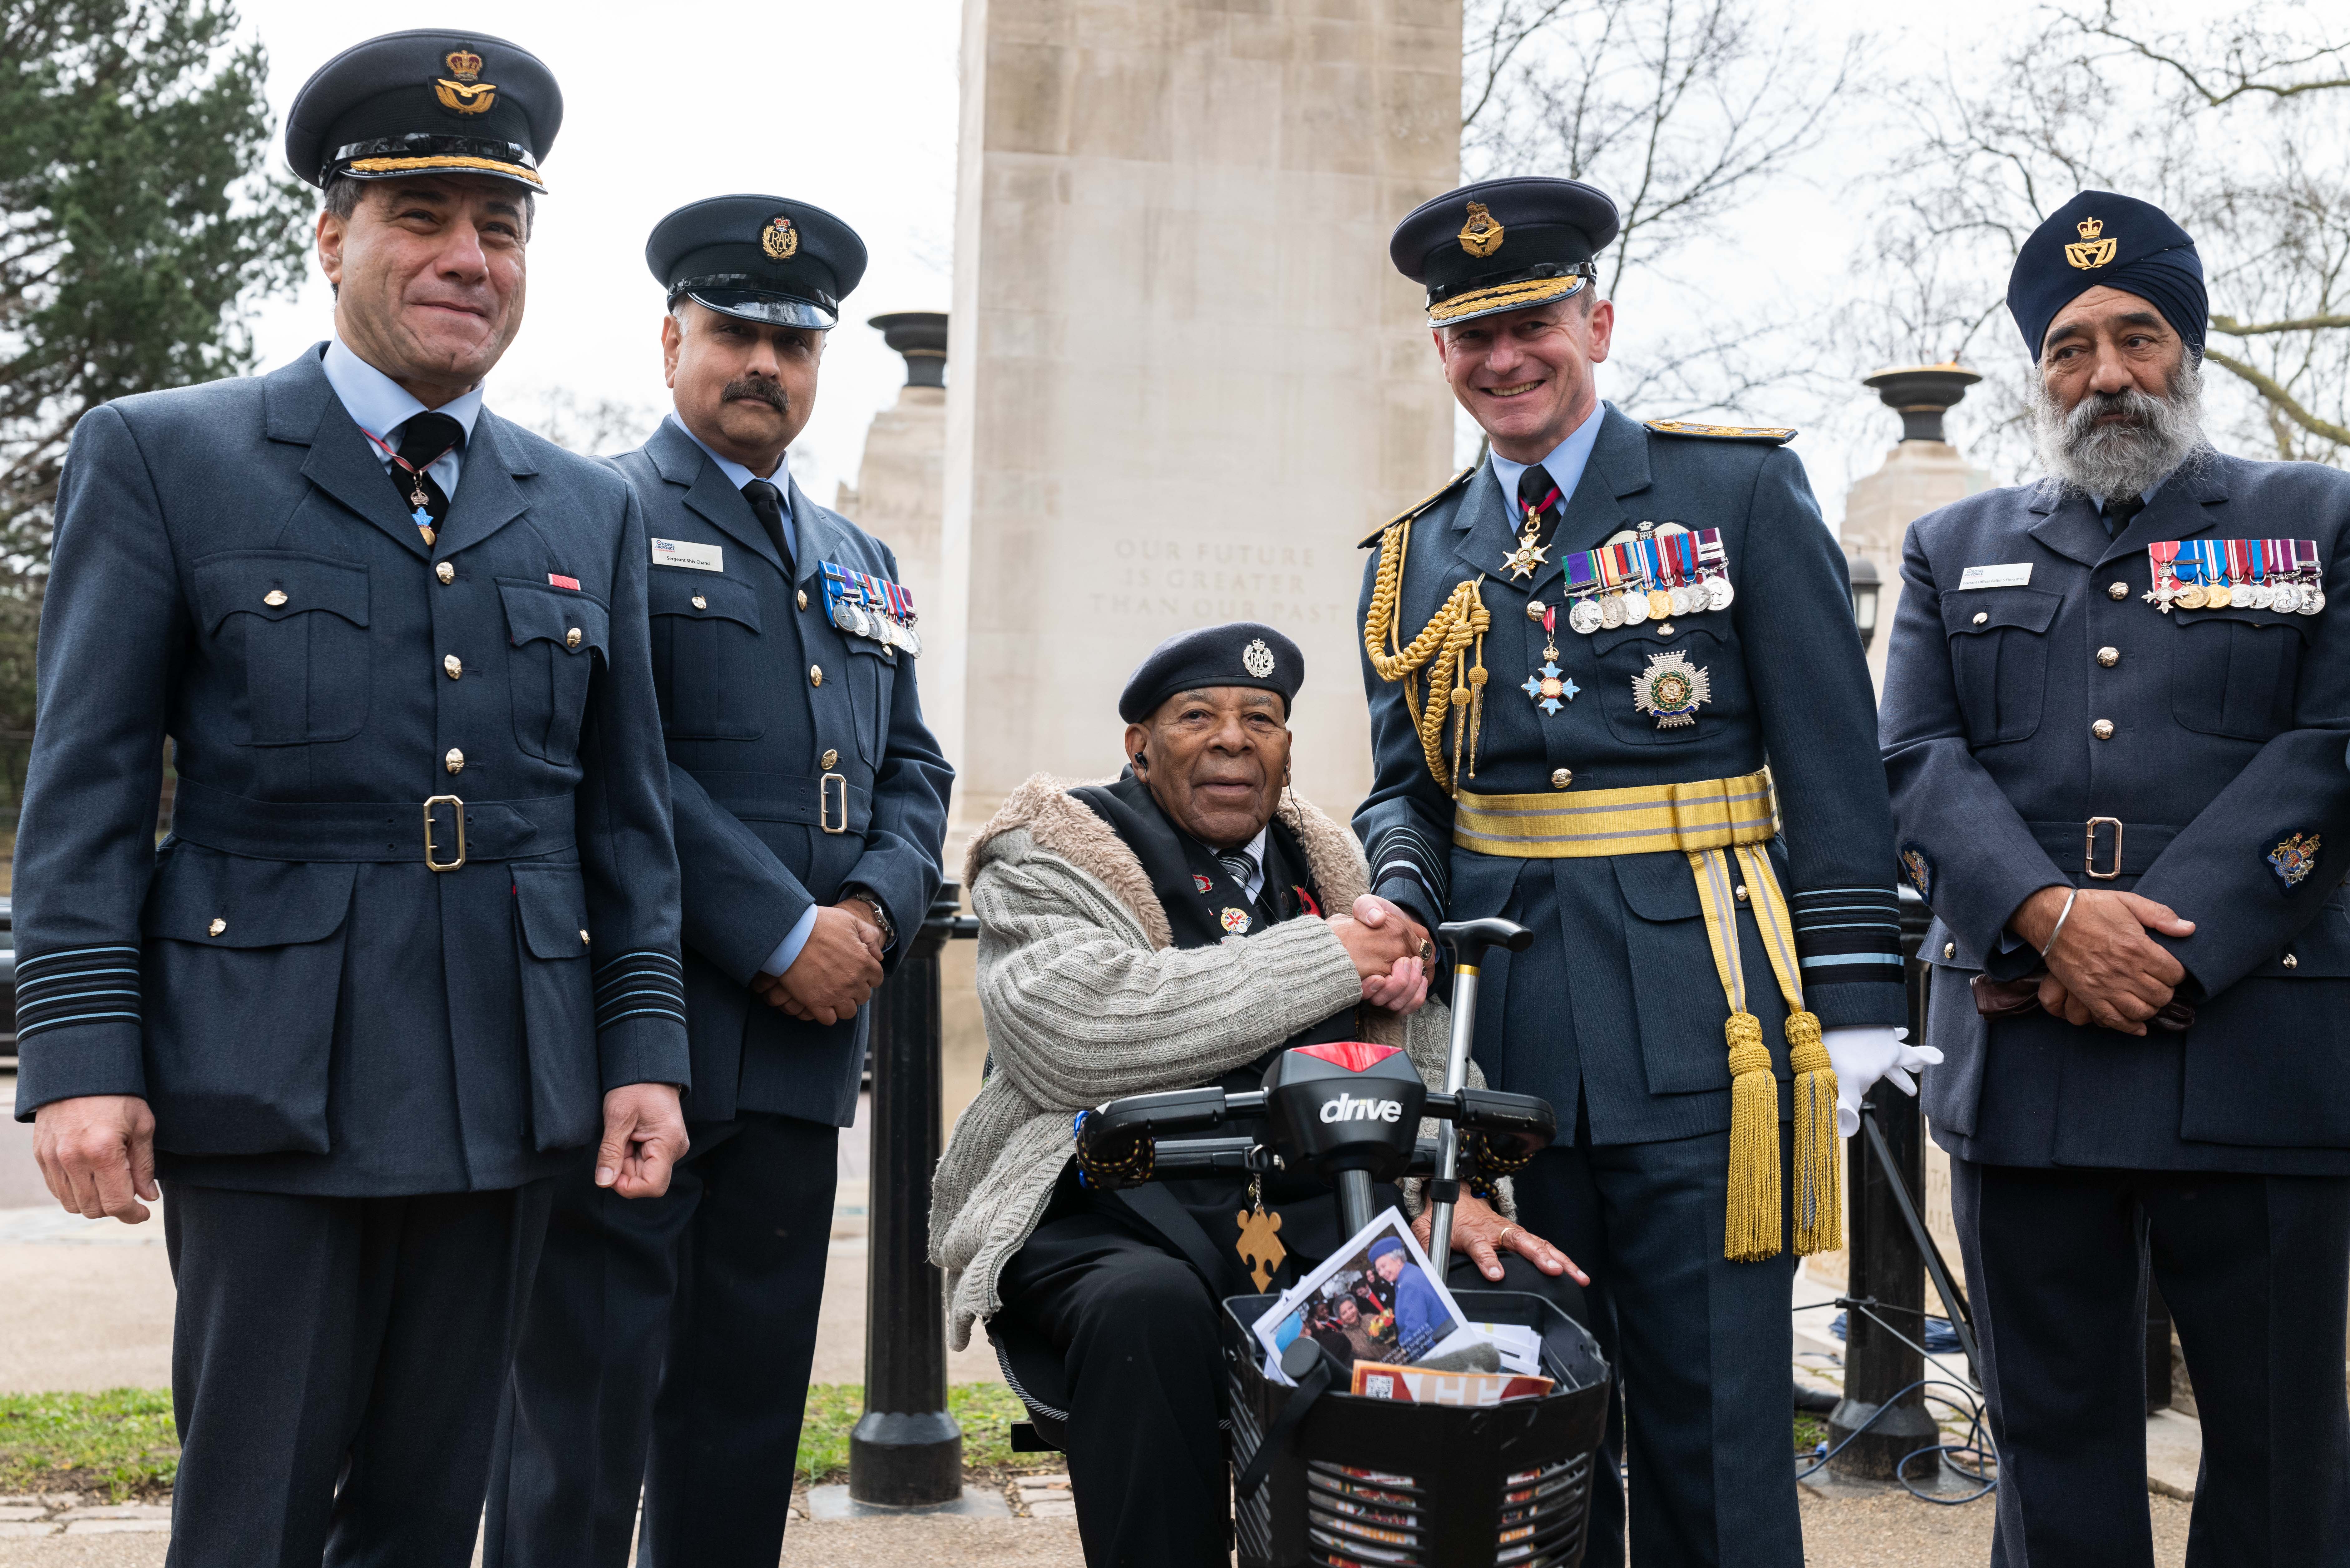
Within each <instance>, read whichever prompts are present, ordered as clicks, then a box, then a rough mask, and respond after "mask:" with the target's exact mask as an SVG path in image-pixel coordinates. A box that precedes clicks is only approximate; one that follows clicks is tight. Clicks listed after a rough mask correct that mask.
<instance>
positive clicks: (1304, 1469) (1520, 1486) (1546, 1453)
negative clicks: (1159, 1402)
mask: <svg viewBox="0 0 2350 1568" xmlns="http://www.w3.org/2000/svg"><path fill="white" fill-rule="evenodd" d="M1454 1298H1455V1299H1456V1300H1457V1301H1459V1303H1461V1311H1462V1312H1463V1313H1464V1314H1467V1315H1468V1317H1469V1318H1470V1319H1471V1321H1473V1322H1478V1323H1505V1324H1523V1325H1524V1326H1526V1327H1529V1328H1533V1329H1535V1330H1536V1331H1537V1332H1539V1333H1540V1334H1541V1335H1542V1341H1543V1372H1544V1375H1545V1376H1548V1377H1550V1378H1551V1379H1552V1380H1553V1382H1554V1384H1555V1386H1554V1388H1553V1389H1552V1391H1551V1392H1550V1393H1548V1394H1545V1395H1543V1396H1542V1397H1539V1398H1534V1399H1513V1400H1511V1401H1510V1402H1508V1403H1506V1404H1502V1405H1493V1406H1486V1407H1476V1408H1466V1407H1457V1406H1448V1405H1415V1404H1409V1403H1399V1402H1396V1401H1393V1400H1388V1399H1372V1398H1365V1397H1358V1396H1357V1395H1353V1394H1345V1393H1337V1392H1331V1393H1326V1394H1324V1395H1323V1396H1322V1397H1320V1398H1319V1399H1317V1400H1315V1403H1314V1405H1313V1407H1312V1408H1311V1409H1309V1410H1308V1411H1307V1413H1306V1415H1305V1418H1304V1419H1303V1420H1302V1421H1300V1422H1299V1423H1298V1425H1297V1427H1296V1428H1295V1432H1294V1433H1293V1434H1292V1440H1291V1441H1290V1443H1289V1445H1288V1451H1287V1452H1285V1453H1280V1454H1276V1455H1275V1456H1274V1459H1273V1466H1272V1469H1271V1471H1270V1473H1269V1474H1268V1475H1267V1476H1266V1479H1265V1481H1264V1484H1263V1487H1261V1488H1260V1489H1259V1490H1257V1492H1256V1494H1255V1495H1254V1496H1253V1497H1246V1498H1236V1499H1234V1509H1233V1511H1234V1520H1233V1522H1234V1525H1235V1528H1236V1532H1237V1534H1238V1536H1239V1544H1240V1563H1241V1568H1309V1565H1310V1568H1471V1564H1474V1565H1475V1568H1491V1565H1496V1564H1499V1565H1503V1568H1576V1565H1577V1564H1579V1563H1581V1562H1582V1561H1583V1546H1584V1540H1585V1537H1586V1532H1587V1527H1588V1524H1589V1518H1590V1511H1591V1489H1592V1487H1593V1485H1594V1484H1605V1485H1609V1486H1613V1485H1615V1484H1616V1478H1615V1477H1614V1476H1613V1475H1607V1476H1604V1477H1601V1478H1599V1480H1598V1482H1597V1483H1595V1480H1594V1477H1593V1470H1594V1469H1595V1468H1596V1467H1597V1465H1598V1462H1599V1461H1598V1450H1599V1444H1600V1439H1601V1437H1602V1435H1603V1434H1604V1432H1605V1430H1606V1428H1607V1387H1608V1372H1607V1361H1606V1360H1605V1359H1604V1358H1603V1357H1602V1356H1601V1355H1600V1354H1599V1346H1598V1345H1596V1343H1595V1342H1594V1341H1593V1340H1592V1338H1591V1336H1590V1335H1589V1334H1586V1333H1585V1332H1584V1330H1583V1328H1582V1326H1581V1325H1580V1324H1577V1323H1575V1320H1574V1319H1572V1318H1570V1317H1568V1316H1567V1315H1566V1314H1565V1313H1563V1312H1561V1311H1559V1310H1558V1308H1557V1307H1555V1306H1554V1305H1553V1304H1552V1303H1549V1302H1547V1301H1545V1300H1544V1299H1543V1298H1542V1297H1540V1296H1535V1295H1527V1294H1523V1293H1519V1292H1515V1291H1458V1292H1455V1293H1454ZM1275 1300H1276V1298H1275V1297H1273V1296H1234V1297H1232V1298H1231V1299H1230V1300H1228V1301H1226V1302H1225V1303H1224V1324H1223V1341H1224V1358H1225V1362H1226V1365H1227V1367H1228V1369H1229V1371H1230V1374H1231V1387H1230V1390H1229V1397H1230V1414H1231V1418H1232V1469H1233V1473H1234V1474H1236V1475H1237V1474H1238V1473H1239V1472H1240V1471H1242V1470H1243V1469H1246V1468H1247V1466H1248V1463H1249V1460H1250V1459H1252V1458H1253V1457H1254V1456H1255V1453H1256V1449H1257V1446H1258V1444H1259V1443H1260V1442H1262V1441H1263V1434H1264V1433H1265V1432H1267V1431H1269V1430H1270V1429H1271V1428H1272V1427H1273V1424H1274V1421H1275V1420H1276V1419H1277V1418H1279V1417H1280V1415H1281V1413H1282V1411H1283V1410H1284V1408H1286V1407H1287V1406H1288V1404H1289V1400H1290V1398H1291V1397H1292V1396H1293V1395H1295V1392H1296V1390H1295V1388H1293V1387H1291V1386H1288V1385H1287V1384H1284V1383H1282V1382H1279V1381H1277V1380H1275V1379H1273V1378H1269V1377H1267V1376H1265V1375H1264V1371H1263V1363H1264V1347H1263V1345H1260V1344H1259V1343H1258V1342H1257V1339H1256V1336H1255V1334H1253V1333H1251V1332H1250V1326H1249V1325H1250V1324H1253V1323H1254V1322H1255V1321H1256V1320H1257V1319H1258V1318H1260V1317H1262V1316H1263V1315H1264V1314H1265V1313H1267V1312H1268V1311H1270V1310H1272V1308H1273V1305H1274V1301H1275Z"/></svg>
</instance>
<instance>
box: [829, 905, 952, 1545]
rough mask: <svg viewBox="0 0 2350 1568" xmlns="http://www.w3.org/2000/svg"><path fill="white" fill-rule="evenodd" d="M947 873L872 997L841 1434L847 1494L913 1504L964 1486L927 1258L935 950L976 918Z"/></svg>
mask: <svg viewBox="0 0 2350 1568" xmlns="http://www.w3.org/2000/svg"><path fill="white" fill-rule="evenodd" d="M959 894H960V889H959V888H957V887H956V886H955V884H954V883H952V882H949V883H946V884H945V885H943V886H942V887H941V888H939V892H938V897H937V898H933V899H932V900H931V909H930V914H929V915H928V916H927V917H926V918H925V919H923V921H922V924H921V928H920V929H919V930H917V931H915V932H914V933H913V935H912V939H911V941H912V945H911V946H910V947H909V948H908V950H907V951H906V956H905V958H904V960H903V961H901V962H900V963H899V965H898V968H897V971H896V972H895V973H894V974H892V975H891V976H890V977H889V980H887V981H884V982H883V983H882V986H881V989H880V990H879V992H876V993H875V994H874V997H873V1001H872V1002H871V1010H872V1016H871V1019H870V1021H869V1027H868V1036H867V1037H868V1042H869V1045H868V1051H869V1059H870V1061H871V1064H872V1072H873V1105H872V1129H873V1146H872V1147H873V1152H872V1158H871V1168H870V1181H871V1185H870V1187H869V1189H868V1194H867V1199H866V1211H867V1214H868V1217H869V1222H868V1236H867V1241H866V1246H867V1256H866V1271H865V1414H864V1416H863V1417H861V1418H860V1419H859V1420H858V1423H857V1427H856V1429H855V1430H854V1431H852V1432H851V1433H850V1434H849V1437H848V1495H849V1497H850V1498H851V1499H853V1500H854V1501H858V1502H863V1503H879V1504H882V1505H885V1506H889V1507H894V1508H918V1507H922V1506H925V1505H931V1504H937V1503H944V1502H952V1501H954V1500H955V1499H956V1498H957V1497H959V1496H961V1495H962V1428H961V1427H959V1426H958V1425H956V1423H955V1418H954V1417H953V1416H951V1415H950V1414H949V1413H948V1411H947V1337H946V1302H945V1298H944V1296H943V1294H942V1281H941V1276H940V1273H939V1271H938V1270H937V1269H936V1268H935V1267H933V1266H932V1264H931V1260H930V1220H931V1171H932V1170H933V1169H934V1168H936V1167H937V1165H938V1162H939V1141H940V1117H941V1111H942V1110H943V1108H944V1106H943V1100H944V1095H943V1092H942V1090H941V1085H940V1077H939V1069H940V1058H941V1053H942V1041H943V1036H944V1021H943V1019H942V1017H941V1006H940V1003H941V995H940V992H941V987H940V981H939V955H940V952H941V950H942V949H944V948H945V946H946V944H947V943H948V942H949V941H950V940H953V939H955V938H958V937H975V936H977V935H978V934H979V922H978V921H977V920H974V919H968V918H965V917H963V916H962V915H960V914H959V913H958V911H959V910H960V909H962V899H961V898H960V896H959Z"/></svg>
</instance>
